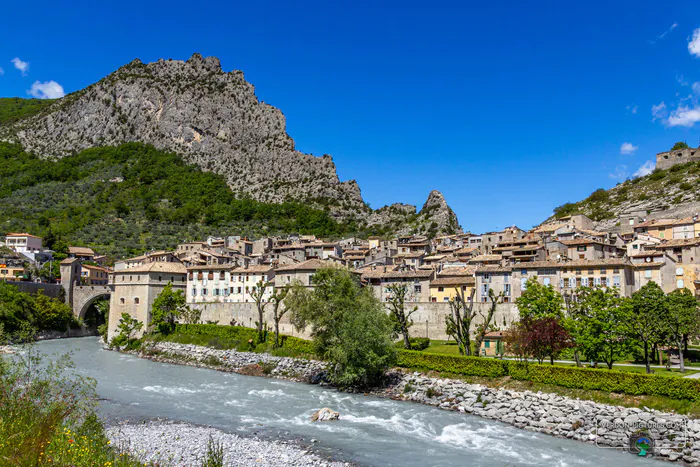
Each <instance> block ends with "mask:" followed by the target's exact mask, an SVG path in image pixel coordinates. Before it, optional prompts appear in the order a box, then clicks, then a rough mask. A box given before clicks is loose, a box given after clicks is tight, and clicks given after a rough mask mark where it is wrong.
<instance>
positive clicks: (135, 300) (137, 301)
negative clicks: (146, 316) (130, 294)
mask: <svg viewBox="0 0 700 467" xmlns="http://www.w3.org/2000/svg"><path fill="white" fill-rule="evenodd" d="M138 304H139V297H134V305H138Z"/></svg>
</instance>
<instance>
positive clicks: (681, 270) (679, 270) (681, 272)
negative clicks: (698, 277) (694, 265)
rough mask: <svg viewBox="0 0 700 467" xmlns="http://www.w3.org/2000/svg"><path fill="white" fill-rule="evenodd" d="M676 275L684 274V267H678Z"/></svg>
mask: <svg viewBox="0 0 700 467" xmlns="http://www.w3.org/2000/svg"><path fill="white" fill-rule="evenodd" d="M676 275H677V276H682V275H683V268H676Z"/></svg>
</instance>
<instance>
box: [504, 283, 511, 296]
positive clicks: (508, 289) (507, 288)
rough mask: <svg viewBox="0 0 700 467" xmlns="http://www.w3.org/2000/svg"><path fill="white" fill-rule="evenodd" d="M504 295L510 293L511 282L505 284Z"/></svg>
mask: <svg viewBox="0 0 700 467" xmlns="http://www.w3.org/2000/svg"><path fill="white" fill-rule="evenodd" d="M503 295H510V284H503Z"/></svg>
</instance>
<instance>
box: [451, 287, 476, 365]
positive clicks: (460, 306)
mask: <svg viewBox="0 0 700 467" xmlns="http://www.w3.org/2000/svg"><path fill="white" fill-rule="evenodd" d="M475 292H476V290H475V289H472V291H471V295H470V296H469V300H468V301H467V300H466V299H465V296H464V291H463V290H462V289H460V288H456V289H455V296H454V297H452V298H451V299H450V301H449V304H450V314H449V315H447V316H446V317H445V333H446V334H447V335H448V336H452V337H454V339H455V341H456V342H457V346H458V347H459V353H460V354H462V355H467V356H468V355H471V354H472V344H471V327H472V321H473V320H474V317H475V316H476V311H474V293H475ZM477 353H478V352H477Z"/></svg>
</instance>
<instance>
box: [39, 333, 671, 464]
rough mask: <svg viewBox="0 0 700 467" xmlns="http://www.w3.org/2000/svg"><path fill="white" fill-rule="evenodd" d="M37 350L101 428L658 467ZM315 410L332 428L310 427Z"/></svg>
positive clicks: (389, 459)
mask: <svg viewBox="0 0 700 467" xmlns="http://www.w3.org/2000/svg"><path fill="white" fill-rule="evenodd" d="M37 345H38V346H39V348H40V349H41V350H42V351H43V352H45V353H47V354H49V355H51V354H55V353H59V354H61V353H66V352H71V353H72V356H73V361H74V362H75V364H76V366H77V370H78V372H80V373H81V374H83V375H86V376H91V377H93V378H95V379H96V380H97V391H98V393H99V396H100V397H101V398H103V400H102V401H101V404H100V409H101V411H102V413H103V414H104V416H105V417H106V418H107V420H108V421H109V422H115V421H124V420H129V421H134V422H136V421H140V420H147V419H154V418H167V419H170V420H176V421H182V422H187V423H192V424H199V425H210V426H213V427H215V428H218V429H220V430H223V431H226V432H230V433H236V434H239V435H242V436H258V437H262V438H282V439H288V440H300V441H302V443H307V444H308V443H311V440H312V439H313V440H316V442H315V443H314V444H313V447H314V450H316V451H318V452H319V453H321V454H323V455H325V456H333V458H335V459H338V460H344V461H350V462H354V463H356V464H358V465H368V466H370V465H371V466H407V465H410V466H413V465H416V466H454V465H484V466H503V465H547V466H584V465H585V466H588V465H596V466H607V465H614V466H616V467H623V466H627V465H630V466H631V465H640V464H644V465H651V464H654V465H668V464H666V463H661V462H660V461H654V460H652V459H643V458H638V457H635V456H633V455H631V454H629V453H623V452H619V451H615V450H612V449H599V448H597V447H595V446H594V445H591V444H586V443H582V442H578V441H572V440H567V439H560V438H555V437H551V436H547V435H543V434H539V433H534V432H530V431H526V430H520V429H517V428H515V427H512V426H510V425H506V424H503V423H500V422H496V421H493V420H487V419H483V418H480V417H477V416H473V415H465V414H461V413H457V412H449V411H443V410H438V409H436V408H434V407H429V406H424V405H421V404H414V403H407V402H399V401H393V400H389V399H382V398H378V397H373V396H363V395H361V394H359V395H358V394H346V393H342V392H338V391H335V390H333V389H328V388H322V387H319V386H312V385H308V384H302V383H293V382H289V381H283V380H275V379H268V378H258V377H252V376H242V375H238V374H235V373H224V372H219V371H215V370H208V369H201V368H195V367H190V366H182V365H172V364H166V363H158V362H153V361H150V360H146V359H141V358H138V357H135V356H132V355H126V354H120V353H117V352H112V351H107V350H104V349H103V348H102V346H101V344H100V343H99V341H98V339H97V338H92V337H87V338H80V339H61V340H53V341H44V342H40V343H38V344H37ZM322 407H329V408H331V409H333V410H337V411H338V412H340V414H341V417H340V420H339V421H337V422H326V423H312V422H311V421H310V417H311V414H312V413H313V412H314V411H316V410H318V409H319V408H322Z"/></svg>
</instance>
